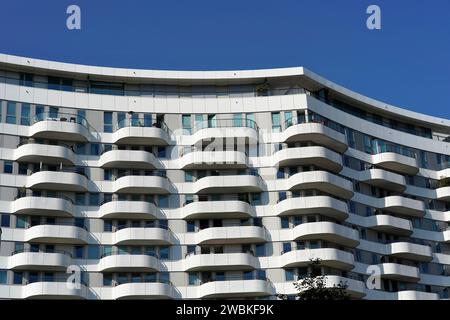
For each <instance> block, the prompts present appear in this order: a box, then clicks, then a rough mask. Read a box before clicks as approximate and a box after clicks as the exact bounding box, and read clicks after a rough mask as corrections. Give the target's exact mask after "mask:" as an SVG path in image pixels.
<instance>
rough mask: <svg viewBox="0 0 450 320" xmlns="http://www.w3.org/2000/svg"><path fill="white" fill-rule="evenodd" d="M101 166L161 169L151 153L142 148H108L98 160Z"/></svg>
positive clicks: (160, 165)
mask: <svg viewBox="0 0 450 320" xmlns="http://www.w3.org/2000/svg"><path fill="white" fill-rule="evenodd" d="M98 166H99V167H101V168H131V169H161V168H162V167H163V166H162V164H161V163H160V161H159V160H158V159H156V157H155V156H154V155H153V153H151V152H148V151H144V150H110V151H107V152H105V153H103V154H102V155H101V156H100V159H99V160H98Z"/></svg>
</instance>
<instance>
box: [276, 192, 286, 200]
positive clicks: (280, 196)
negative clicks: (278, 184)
mask: <svg viewBox="0 0 450 320" xmlns="http://www.w3.org/2000/svg"><path fill="white" fill-rule="evenodd" d="M285 199H286V192H278V202H281V201H283V200H285Z"/></svg>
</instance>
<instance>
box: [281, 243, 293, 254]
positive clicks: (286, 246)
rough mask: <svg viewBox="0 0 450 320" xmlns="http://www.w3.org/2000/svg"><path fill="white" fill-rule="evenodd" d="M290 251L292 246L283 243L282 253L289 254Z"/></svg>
mask: <svg viewBox="0 0 450 320" xmlns="http://www.w3.org/2000/svg"><path fill="white" fill-rule="evenodd" d="M291 250H292V246H291V243H290V242H283V252H284V253H286V252H289V251H291Z"/></svg>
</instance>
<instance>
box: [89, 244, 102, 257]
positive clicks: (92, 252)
mask: <svg viewBox="0 0 450 320" xmlns="http://www.w3.org/2000/svg"><path fill="white" fill-rule="evenodd" d="M99 252H100V251H99V247H98V246H96V245H91V246H88V259H98V258H99Z"/></svg>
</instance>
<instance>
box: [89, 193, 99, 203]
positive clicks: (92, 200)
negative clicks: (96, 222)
mask: <svg viewBox="0 0 450 320" xmlns="http://www.w3.org/2000/svg"><path fill="white" fill-rule="evenodd" d="M98 202H99V195H98V193H91V194H89V205H90V206H98Z"/></svg>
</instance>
